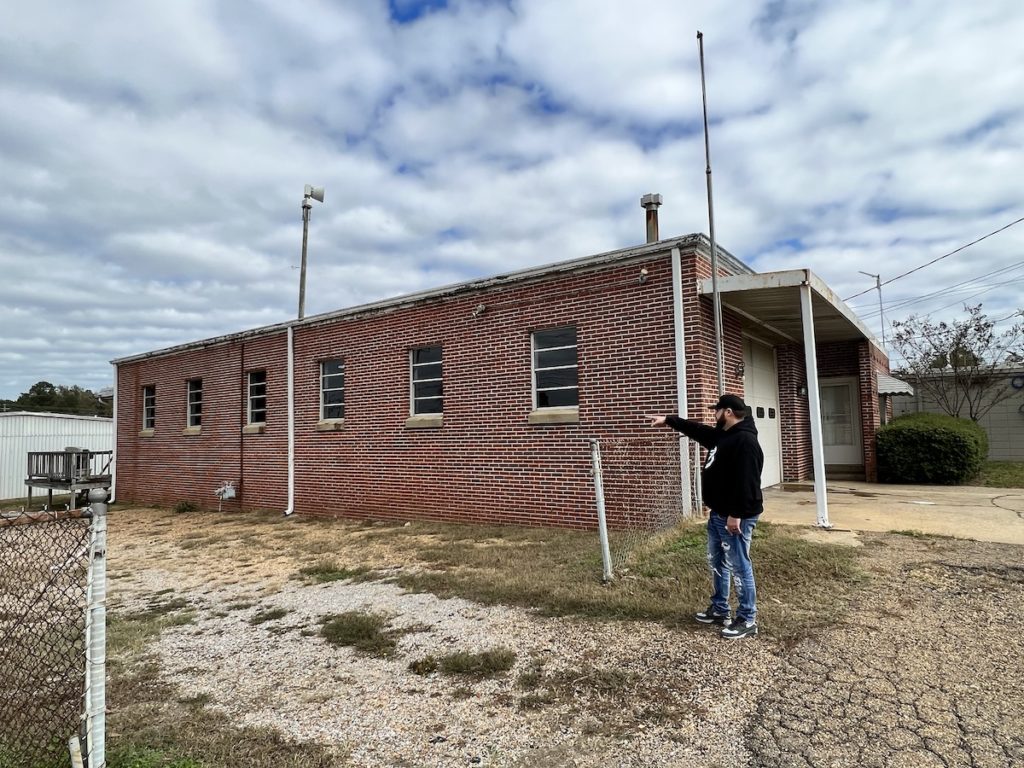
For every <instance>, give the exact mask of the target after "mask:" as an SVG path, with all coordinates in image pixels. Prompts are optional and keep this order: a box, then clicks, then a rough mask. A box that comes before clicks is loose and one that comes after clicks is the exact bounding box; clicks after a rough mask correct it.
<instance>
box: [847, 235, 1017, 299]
mask: <svg viewBox="0 0 1024 768" xmlns="http://www.w3.org/2000/svg"><path fill="white" fill-rule="evenodd" d="M1022 221H1024V216H1021V217H1020V218H1019V219H1017V220H1016V221H1011V222H1010V223H1009V224H1006V225H1004V226H1002V227H1000V228H999V229H996V230H993V231H992V232H989V233H988V234H987V235H982V236H981V237H979V238H978V239H977V240H972V241H971V242H969V243H966V244H964V245H961V246H960V247H959V248H956V249H955V250H952V251H950V252H949V253H944V254H942V255H941V256H938V257H936V258H934V259H932V260H931V261H929V262H927V263H925V264H922V265H921V266H919V267H914V268H913V269H911V270H910V271H908V272H904V273H903V274H902V275H896V277H892V278H890V279H888V280H886V281H885V282H884V283H882V285H888V284H889V283H892V282H895V281H896V280H899V279H900V278H903V277H906V276H907V275H912V274H914V273H915V272H917V271H919V270H922V269H924V268H925V267H929V266H931V265H932V264H934V263H935V262H937V261H942V260H943V259H946V258H949V257H950V256H952V255H954V254H956V253H960V251H962V250H964V249H965V248H970V247H971V246H972V245H977V244H978V243H980V242H981V241H982V240H986V239H988V238H990V237H992V235H998V234H999V233H1000V232H1003V231H1004V230H1007V229H1009V228H1010V227H1012V226H1014V225H1016V224H1020V223H1021V222H1022ZM877 287H881V286H877ZM873 290H875V287H871V288H865V289H864V290H863V291H861V292H860V293H855V294H853V295H852V296H847V297H846V298H845V299H843V301H849V300H850V299H856V298H857V297H858V296H863V295H864V294H865V293H867V292H868V291H873Z"/></svg>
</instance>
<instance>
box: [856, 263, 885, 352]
mask: <svg viewBox="0 0 1024 768" xmlns="http://www.w3.org/2000/svg"><path fill="white" fill-rule="evenodd" d="M857 271H858V272H860V273H861V274H862V275H867V276H868V277H873V278H875V288H877V289H878V316H879V317H880V318H881V320H882V351H883V352H885V311H884V310H883V309H882V276H881V275H875V274H872V273H871V272H864V271H863V270H860V269H858V270H857Z"/></svg>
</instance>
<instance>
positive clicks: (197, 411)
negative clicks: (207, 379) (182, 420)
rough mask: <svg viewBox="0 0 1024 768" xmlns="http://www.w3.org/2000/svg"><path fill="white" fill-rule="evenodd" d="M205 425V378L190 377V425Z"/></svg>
mask: <svg viewBox="0 0 1024 768" xmlns="http://www.w3.org/2000/svg"><path fill="white" fill-rule="evenodd" d="M202 425H203V380H202V379H190V380H189V382H188V426H190V427H201V426H202Z"/></svg>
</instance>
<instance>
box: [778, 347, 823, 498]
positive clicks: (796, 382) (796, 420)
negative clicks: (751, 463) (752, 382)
mask: <svg viewBox="0 0 1024 768" xmlns="http://www.w3.org/2000/svg"><path fill="white" fill-rule="evenodd" d="M775 352H776V365H777V366H778V372H779V418H780V419H781V423H780V424H779V428H780V430H781V431H782V480H783V482H789V483H792V482H800V481H802V480H807V479H808V478H810V477H812V476H813V475H814V457H813V455H812V453H811V426H810V425H811V417H810V405H809V401H808V399H807V395H801V394H799V390H800V388H801V387H806V386H807V365H806V363H805V362H804V349H803V347H801V346H798V345H796V344H789V345H786V346H781V347H776V349H775Z"/></svg>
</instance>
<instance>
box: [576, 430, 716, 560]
mask: <svg viewBox="0 0 1024 768" xmlns="http://www.w3.org/2000/svg"><path fill="white" fill-rule="evenodd" d="M590 446H591V461H592V463H593V473H592V474H593V478H594V490H595V496H596V498H597V504H598V516H599V519H598V526H599V529H600V530H599V532H600V533H601V538H602V542H601V548H602V559H603V560H604V577H605V579H606V580H608V579H610V578H613V576H614V575H615V574H617V573H619V574H621V572H622V571H623V570H624V569H626V568H628V562H629V560H630V559H631V558H632V557H633V556H635V555H636V554H637V553H638V552H639V551H640V550H642V549H643V548H644V547H645V546H648V545H650V544H652V543H653V542H654V541H655V539H656V538H657V537H658V535H659V534H662V533H665V532H667V531H670V530H671V529H672V528H674V527H675V526H676V525H678V524H679V523H681V522H682V521H683V520H687V519H692V518H694V517H699V516H700V515H701V505H700V499H699V494H698V489H697V479H698V476H699V474H700V467H699V456H698V454H697V451H696V450H694V444H692V443H690V442H689V441H686V440H680V439H678V438H674V437H668V438H666V437H656V438H622V439H615V438H602V439H594V440H591V441H590ZM680 452H682V454H681V455H680Z"/></svg>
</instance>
